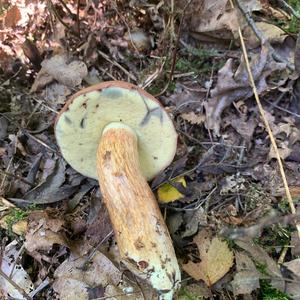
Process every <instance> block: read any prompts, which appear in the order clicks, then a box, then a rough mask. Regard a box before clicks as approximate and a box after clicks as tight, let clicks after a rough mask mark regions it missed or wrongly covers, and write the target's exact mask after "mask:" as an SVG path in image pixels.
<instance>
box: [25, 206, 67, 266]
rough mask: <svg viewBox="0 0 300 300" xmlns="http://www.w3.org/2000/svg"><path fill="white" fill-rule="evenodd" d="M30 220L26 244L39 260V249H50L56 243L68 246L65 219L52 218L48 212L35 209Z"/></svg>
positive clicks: (28, 249) (29, 217)
mask: <svg viewBox="0 0 300 300" xmlns="http://www.w3.org/2000/svg"><path fill="white" fill-rule="evenodd" d="M28 222H29V223H28V228H29V229H28V232H27V233H26V236H25V242H24V246H25V248H26V249H27V251H28V252H29V253H30V254H31V255H32V256H34V257H35V258H36V259H37V260H40V256H39V254H38V252H39V251H48V250H50V249H51V248H52V247H53V245H54V244H59V245H64V246H67V247H68V241H67V239H66V237H65V234H64V229H63V225H64V221H63V220H61V219H58V218H52V217H50V216H49V215H48V213H47V212H43V211H34V212H32V213H31V214H30V215H29V216H28Z"/></svg>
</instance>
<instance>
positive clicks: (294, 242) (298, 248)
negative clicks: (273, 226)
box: [291, 188, 300, 256]
mask: <svg viewBox="0 0 300 300" xmlns="http://www.w3.org/2000/svg"><path fill="white" fill-rule="evenodd" d="M296 196H297V197H299V196H300V188H297V195H296ZM291 251H292V254H293V256H300V239H299V235H298V233H297V232H293V233H292V236H291Z"/></svg>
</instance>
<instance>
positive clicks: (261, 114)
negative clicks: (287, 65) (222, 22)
mask: <svg viewBox="0 0 300 300" xmlns="http://www.w3.org/2000/svg"><path fill="white" fill-rule="evenodd" d="M230 2H231V6H232V8H234V5H233V3H232V0H230ZM238 34H239V38H240V42H241V46H242V50H243V56H244V59H245V63H246V68H247V71H248V75H249V81H250V85H251V87H252V90H253V94H254V98H255V101H256V104H257V106H258V110H259V113H260V116H261V118H262V120H263V123H264V125H265V127H266V130H267V132H268V135H269V137H270V141H271V144H272V146H273V148H274V151H275V155H276V159H277V162H278V166H279V171H280V175H281V178H282V181H283V186H284V189H285V193H286V197H287V201H288V203H289V206H290V209H291V212H292V214H296V208H295V205H294V202H293V199H292V196H291V193H290V189H289V185H288V182H287V178H286V175H285V171H284V168H283V163H282V160H281V157H280V154H279V151H278V147H277V144H276V140H275V138H274V135H273V132H272V129H271V127H270V125H269V122H268V120H267V118H266V114H265V111H264V108H263V106H262V104H261V102H260V98H259V95H258V92H257V88H256V85H255V81H254V78H253V75H252V71H251V68H250V62H249V59H248V53H247V49H246V46H245V42H244V37H243V34H242V31H241V28H240V27H238ZM296 228H297V230H298V235H299V238H300V224H296Z"/></svg>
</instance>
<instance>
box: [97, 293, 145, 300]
mask: <svg viewBox="0 0 300 300" xmlns="http://www.w3.org/2000/svg"><path fill="white" fill-rule="evenodd" d="M140 293H141V292H131V293H123V294H117V295H112V296H105V297H100V298H95V299H94V300H105V299H109V298H115V297H121V296H128V295H134V294H140Z"/></svg>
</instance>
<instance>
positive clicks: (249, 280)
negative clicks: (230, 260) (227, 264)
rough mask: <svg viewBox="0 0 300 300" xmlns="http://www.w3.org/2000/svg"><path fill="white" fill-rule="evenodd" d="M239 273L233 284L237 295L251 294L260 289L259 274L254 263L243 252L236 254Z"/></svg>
mask: <svg viewBox="0 0 300 300" xmlns="http://www.w3.org/2000/svg"><path fill="white" fill-rule="evenodd" d="M235 262H236V268H237V273H236V274H235V275H234V280H233V281H232V282H231V285H232V288H233V293H234V294H235V295H244V294H251V293H252V292H253V291H255V290H256V289H258V288H259V287H260V284H259V272H258V271H257V270H256V267H255V265H254V263H253V261H252V260H251V259H250V258H249V257H248V256H247V255H246V254H245V253H243V252H235Z"/></svg>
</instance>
